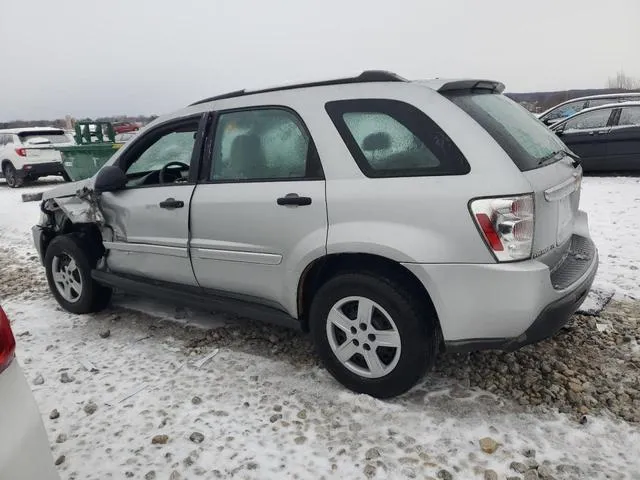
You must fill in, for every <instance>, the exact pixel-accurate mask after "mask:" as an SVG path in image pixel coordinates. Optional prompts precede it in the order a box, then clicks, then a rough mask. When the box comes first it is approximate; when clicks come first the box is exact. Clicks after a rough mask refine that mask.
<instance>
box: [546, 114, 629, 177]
mask: <svg viewBox="0 0 640 480" xmlns="http://www.w3.org/2000/svg"><path fill="white" fill-rule="evenodd" d="M551 129H552V130H553V131H554V132H555V133H556V134H557V135H558V136H559V137H560V138H561V139H562V141H563V142H564V143H565V144H566V145H567V147H569V148H570V149H571V150H572V151H573V152H574V153H576V154H577V155H578V156H580V159H581V160H582V167H583V169H584V171H585V172H631V171H640V102H628V103H616V104H608V105H601V106H599V107H595V108H588V109H585V110H582V111H581V112H580V113H577V114H575V115H573V116H571V117H569V118H567V119H565V120H562V121H561V122H558V123H556V124H555V125H553V126H552V127H551Z"/></svg>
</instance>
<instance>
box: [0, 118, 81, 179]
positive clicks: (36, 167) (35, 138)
mask: <svg viewBox="0 0 640 480" xmlns="http://www.w3.org/2000/svg"><path fill="white" fill-rule="evenodd" d="M68 145H75V142H74V140H73V138H72V137H71V136H70V135H69V134H67V133H65V131H64V130H61V129H59V128H51V127H28V128H13V129H7V130H0V177H4V178H5V179H6V180H7V185H8V186H9V187H11V188H18V187H20V186H22V184H23V183H24V182H25V180H26V181H29V180H37V179H38V178H40V177H46V176H48V175H60V176H62V177H64V179H65V180H68V178H67V175H66V173H65V171H64V168H63V167H62V159H61V157H60V152H58V151H57V150H56V147H62V146H68Z"/></svg>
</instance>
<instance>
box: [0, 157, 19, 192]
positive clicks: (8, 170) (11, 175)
mask: <svg viewBox="0 0 640 480" xmlns="http://www.w3.org/2000/svg"><path fill="white" fill-rule="evenodd" d="M2 173H3V174H4V178H5V180H6V181H7V186H8V187H10V188H20V187H21V186H22V184H23V183H24V181H23V179H22V178H20V177H19V176H18V172H17V171H16V169H15V167H14V166H13V165H12V164H10V163H7V164H6V165H5V166H4V168H3V169H2Z"/></svg>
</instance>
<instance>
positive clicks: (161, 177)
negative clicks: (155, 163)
mask: <svg viewBox="0 0 640 480" xmlns="http://www.w3.org/2000/svg"><path fill="white" fill-rule="evenodd" d="M170 167H180V171H183V170H189V165H187V164H186V163H182V162H169V163H167V164H166V165H165V166H164V167H162V169H161V170H160V174H159V180H160V183H173V182H175V181H176V180H177V179H174V180H172V181H171V182H168V181H167V180H168V179H167V173H168V171H169V168H170Z"/></svg>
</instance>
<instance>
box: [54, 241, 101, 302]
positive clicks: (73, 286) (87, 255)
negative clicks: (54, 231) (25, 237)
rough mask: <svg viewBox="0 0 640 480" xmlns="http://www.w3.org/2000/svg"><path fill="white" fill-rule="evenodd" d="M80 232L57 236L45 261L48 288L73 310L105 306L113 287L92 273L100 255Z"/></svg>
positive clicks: (58, 299) (57, 298)
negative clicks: (104, 283)
mask: <svg viewBox="0 0 640 480" xmlns="http://www.w3.org/2000/svg"><path fill="white" fill-rule="evenodd" d="M93 250H94V249H92V248H90V245H88V244H87V242H86V241H84V240H83V238H82V237H81V236H80V235H79V234H68V235H60V236H58V237H55V238H54V239H53V240H52V241H51V243H50V244H49V246H48V248H47V252H46V254H45V258H44V265H45V268H46V272H47V281H48V283H49V289H50V290H51V293H53V296H54V297H55V298H56V300H57V301H58V303H59V304H60V306H61V307H62V308H64V309H65V310H67V311H69V312H71V313H92V312H98V311H100V310H103V309H104V308H106V307H107V305H108V304H109V302H110V301H111V295H112V293H113V291H112V290H111V289H110V288H107V287H104V286H102V285H100V284H99V283H97V282H96V281H95V280H93V278H92V277H91V270H92V269H93V268H95V266H96V262H97V261H98V258H95V255H94V254H92V251H93Z"/></svg>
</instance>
